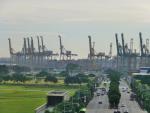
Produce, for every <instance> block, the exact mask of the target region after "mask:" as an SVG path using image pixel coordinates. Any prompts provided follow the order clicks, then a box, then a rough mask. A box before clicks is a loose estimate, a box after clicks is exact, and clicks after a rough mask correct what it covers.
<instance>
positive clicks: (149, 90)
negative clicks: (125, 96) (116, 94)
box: [131, 75, 150, 113]
mask: <svg viewBox="0 0 150 113" xmlns="http://www.w3.org/2000/svg"><path fill="white" fill-rule="evenodd" d="M146 79H147V80H146ZM148 81H149V76H139V75H138V76H135V77H134V78H133V80H132V83H131V87H132V89H133V91H134V92H135V93H136V95H137V101H138V103H139V104H140V105H141V107H143V108H144V109H146V110H147V111H148V113H150V86H149V85H148V84H150V83H149V82H148ZM146 83H148V84H146Z"/></svg>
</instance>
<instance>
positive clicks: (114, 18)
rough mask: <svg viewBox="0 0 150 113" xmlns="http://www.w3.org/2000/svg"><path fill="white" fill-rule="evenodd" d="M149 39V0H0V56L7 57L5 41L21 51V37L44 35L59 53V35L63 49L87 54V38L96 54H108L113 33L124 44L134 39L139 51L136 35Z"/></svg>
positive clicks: (51, 46) (48, 45)
mask: <svg viewBox="0 0 150 113" xmlns="http://www.w3.org/2000/svg"><path fill="white" fill-rule="evenodd" d="M140 31H141V32H143V38H144V40H145V39H146V38H149V37H150V32H149V31H150V0H0V57H4V56H9V52H8V38H9V37H11V38H12V46H13V48H14V49H15V50H16V51H19V50H21V48H22V43H23V39H22V38H23V37H31V36H32V37H33V38H35V43H37V40H36V36H37V35H43V37H44V43H45V45H46V46H47V48H48V49H50V50H54V51H55V52H58V53H59V42H58V41H59V40H58V35H59V34H60V35H62V38H63V45H64V46H65V48H66V49H68V50H72V51H73V52H74V53H78V54H79V56H80V58H86V57H87V54H88V49H89V48H88V38H87V36H88V35H91V36H92V40H93V41H94V42H96V45H95V49H96V51H97V52H99V51H105V52H106V53H108V52H109V43H110V42H113V53H114V54H115V53H116V46H115V37H114V34H115V33H116V32H118V33H121V32H123V33H124V35H125V41H126V42H129V41H130V38H134V42H135V43H136V44H135V45H136V48H139V38H138V32H140Z"/></svg>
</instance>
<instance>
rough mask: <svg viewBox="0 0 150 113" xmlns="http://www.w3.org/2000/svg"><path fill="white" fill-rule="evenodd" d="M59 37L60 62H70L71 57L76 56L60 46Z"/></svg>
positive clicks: (60, 40)
mask: <svg viewBox="0 0 150 113" xmlns="http://www.w3.org/2000/svg"><path fill="white" fill-rule="evenodd" d="M58 37H59V44H60V60H65V59H66V60H71V58H72V56H78V55H77V54H74V53H72V51H70V50H66V49H65V47H64V46H63V44H62V39H61V36H60V35H58Z"/></svg>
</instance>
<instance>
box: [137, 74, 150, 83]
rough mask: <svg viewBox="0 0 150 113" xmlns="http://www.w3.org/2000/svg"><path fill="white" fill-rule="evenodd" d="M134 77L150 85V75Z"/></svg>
mask: <svg viewBox="0 0 150 113" xmlns="http://www.w3.org/2000/svg"><path fill="white" fill-rule="evenodd" d="M134 78H135V79H137V80H141V83H142V84H148V85H150V76H142V75H137V76H135V77H134Z"/></svg>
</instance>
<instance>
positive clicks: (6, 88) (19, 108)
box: [0, 85, 78, 113]
mask: <svg viewBox="0 0 150 113" xmlns="http://www.w3.org/2000/svg"><path fill="white" fill-rule="evenodd" d="M77 89H78V88H77V87H76V88H71V87H70V86H60V87H59V86H56V87H39V86H38V87H36V86H12V85H0V113H34V109H35V108H37V107H39V106H40V105H42V104H44V103H46V94H47V93H48V92H49V91H51V90H64V91H68V92H69V95H73V94H74V92H75V91H76V90H77Z"/></svg>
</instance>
